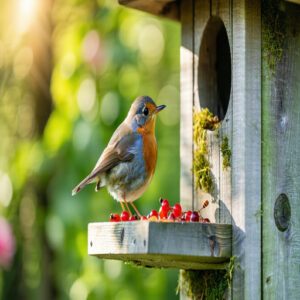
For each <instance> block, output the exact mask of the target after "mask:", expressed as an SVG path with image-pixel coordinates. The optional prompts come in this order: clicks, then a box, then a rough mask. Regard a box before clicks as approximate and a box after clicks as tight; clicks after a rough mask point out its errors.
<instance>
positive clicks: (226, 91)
mask: <svg viewBox="0 0 300 300" xmlns="http://www.w3.org/2000/svg"><path fill="white" fill-rule="evenodd" d="M198 86H199V98H200V106H201V107H202V108H206V107H207V108H208V109H209V110H210V111H211V112H213V113H214V115H217V116H218V117H219V119H220V120H223V119H224V117H225V115H226V112H227V108H228V104H229V99H230V91H231V56H230V46H229V40H228V36H227V32H226V28H225V25H224V23H223V21H222V20H221V19H220V18H219V17H211V18H210V19H209V21H208V23H207V25H206V27H205V29H204V33H203V37H202V41H201V46H200V53H199V66H198Z"/></svg>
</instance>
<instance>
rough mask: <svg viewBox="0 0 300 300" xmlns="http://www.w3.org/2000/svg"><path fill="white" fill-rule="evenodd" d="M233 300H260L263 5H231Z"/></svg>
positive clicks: (242, 1)
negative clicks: (261, 11)
mask: <svg viewBox="0 0 300 300" xmlns="http://www.w3.org/2000/svg"><path fill="white" fill-rule="evenodd" d="M232 7H233V15H232V18H233V28H232V44H233V47H232V58H233V64H232V72H233V73H232V76H233V77H232V93H233V97H232V100H233V115H232V117H233V124H232V126H233V132H232V217H233V255H235V256H236V257H237V258H236V262H235V266H236V267H235V272H234V278H233V290H232V297H233V299H239V300H240V299H260V298H261V217H260V215H261V82H260V80H261V65H260V62H261V44H260V43H261V36H260V33H261V19H260V1H258V0H253V1H250V0H233V2H232Z"/></svg>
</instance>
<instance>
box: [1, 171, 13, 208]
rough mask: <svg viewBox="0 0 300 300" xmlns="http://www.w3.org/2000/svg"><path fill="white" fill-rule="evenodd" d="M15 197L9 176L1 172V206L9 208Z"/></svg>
mask: <svg viewBox="0 0 300 300" xmlns="http://www.w3.org/2000/svg"><path fill="white" fill-rule="evenodd" d="M12 196H13V187H12V183H11V180H10V178H9V176H8V174H5V173H3V172H1V171H0V204H1V205H3V206H4V207H7V206H8V205H9V204H10V201H11V198H12Z"/></svg>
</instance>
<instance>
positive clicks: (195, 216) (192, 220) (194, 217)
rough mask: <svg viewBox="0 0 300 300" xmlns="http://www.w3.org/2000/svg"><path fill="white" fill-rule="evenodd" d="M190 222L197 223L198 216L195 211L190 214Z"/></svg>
mask: <svg viewBox="0 0 300 300" xmlns="http://www.w3.org/2000/svg"><path fill="white" fill-rule="evenodd" d="M191 222H199V214H198V212H197V211H193V212H192V214H191Z"/></svg>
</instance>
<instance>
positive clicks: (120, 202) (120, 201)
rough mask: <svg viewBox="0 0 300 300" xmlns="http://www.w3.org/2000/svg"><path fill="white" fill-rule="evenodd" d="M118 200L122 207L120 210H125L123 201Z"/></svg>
mask: <svg viewBox="0 0 300 300" xmlns="http://www.w3.org/2000/svg"><path fill="white" fill-rule="evenodd" d="M119 202H120V205H121V207H122V211H125V210H126V209H125V206H124V204H123V202H122V201H119Z"/></svg>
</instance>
